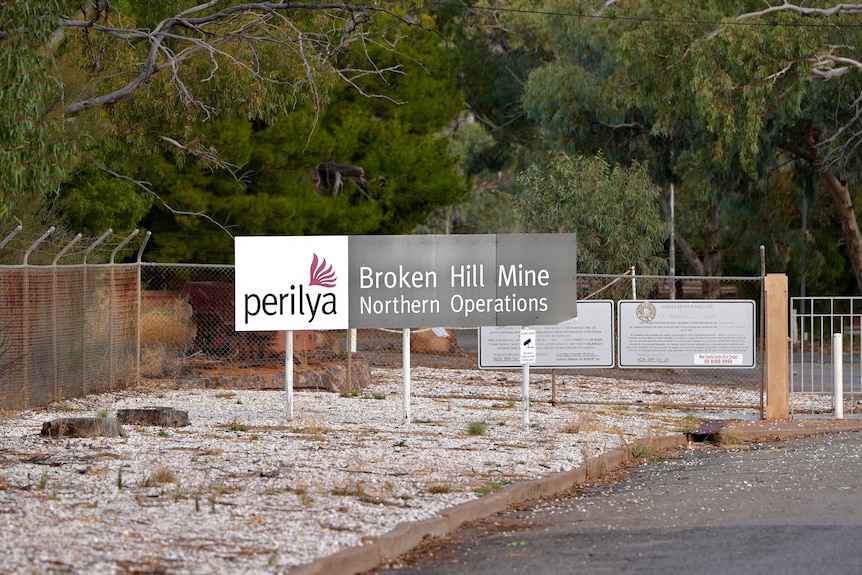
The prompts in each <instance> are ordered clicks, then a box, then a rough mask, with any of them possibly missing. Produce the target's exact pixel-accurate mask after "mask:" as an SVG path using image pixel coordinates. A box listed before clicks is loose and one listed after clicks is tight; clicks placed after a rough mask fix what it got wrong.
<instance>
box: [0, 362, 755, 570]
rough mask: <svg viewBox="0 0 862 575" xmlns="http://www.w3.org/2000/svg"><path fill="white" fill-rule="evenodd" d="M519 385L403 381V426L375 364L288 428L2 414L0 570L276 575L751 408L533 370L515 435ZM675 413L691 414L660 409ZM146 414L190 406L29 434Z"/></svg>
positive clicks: (86, 406)
mask: <svg viewBox="0 0 862 575" xmlns="http://www.w3.org/2000/svg"><path fill="white" fill-rule="evenodd" d="M520 378H521V374H520V372H489V371H479V370H434V369H428V368H415V369H414V370H412V372H411V381H412V387H413V390H414V392H413V393H414V397H413V398H412V400H411V408H410V409H411V423H402V420H403V415H404V414H403V399H402V394H401V373H400V370H398V369H385V368H376V369H375V370H374V373H373V380H374V383H373V384H372V385H371V386H370V387H369V388H367V389H366V390H364V391H363V392H362V393H361V394H354V395H338V394H332V393H321V392H297V393H296V394H295V396H294V406H295V407H294V409H295V412H294V417H293V419H292V420H289V421H288V420H287V419H286V417H285V396H284V392H281V391H253V390H226V389H200V388H195V389H190V388H182V389H178V388H176V386H175V384H173V383H171V382H148V384H147V385H146V386H145V387H144V388H139V389H135V390H127V391H123V392H119V393H112V394H104V395H96V396H90V397H86V398H83V399H79V400H68V401H64V402H61V403H59V404H56V405H52V406H50V407H49V408H47V409H45V410H40V411H27V412H21V413H2V414H0V532H2V533H3V538H2V541H0V556H2V557H3V560H2V562H0V572H3V573H16V574H19V573H40V574H41V573H88V574H90V573H92V574H118V573H172V574H186V573H188V574H197V573H201V574H203V573H207V574H211V573H231V574H233V573H282V572H285V571H287V570H289V569H290V568H291V567H293V566H296V565H301V564H304V563H308V562H310V561H312V560H314V559H316V558H319V557H322V556H326V555H329V554H332V553H335V552H337V551H339V550H341V549H344V548H346V547H350V546H354V545H357V544H360V543H361V542H362V541H363V540H364V539H365V538H367V537H374V536H377V535H381V534H383V533H386V532H387V531H389V530H391V529H392V528H393V527H394V526H395V525H396V524H397V523H399V522H402V521H411V520H417V519H424V518H428V517H432V516H434V515H435V514H436V513H437V512H439V511H440V510H442V509H444V508H447V507H451V506H453V505H456V504H458V503H461V502H464V501H468V500H471V499H474V498H476V497H479V496H481V495H482V494H483V493H487V492H488V491H491V490H494V489H496V488H499V487H501V486H503V485H505V484H507V483H510V482H514V481H520V480H527V479H533V478H537V477H541V476H545V475H548V474H551V473H554V472H557V471H561V470H568V469H572V468H575V467H577V466H579V465H581V464H582V463H583V461H584V457H585V456H587V457H591V456H593V455H595V454H598V453H600V452H602V451H604V450H608V449H614V448H617V447H619V446H621V445H622V444H624V443H631V442H634V441H636V440H637V439H638V438H645V437H648V436H657V435H665V434H668V433H672V432H678V431H679V430H681V429H690V428H691V427H692V426H693V425H694V424H695V423H696V422H697V421H698V418H700V417H717V416H725V417H726V416H727V414H726V413H722V412H721V408H720V407H717V406H722V405H729V404H734V405H742V404H744V405H757V403H758V401H759V397H758V395H757V393H756V392H755V391H753V390H750V389H749V390H746V389H741V388H738V387H734V386H728V385H724V386H720V385H718V386H692V385H688V386H685V385H680V384H666V383H662V382H656V381H648V382H647V381H624V380H617V379H612V378H602V377H591V376H583V375H568V376H561V377H557V379H556V384H555V386H554V389H553V390H552V389H551V388H552V386H551V379H550V376H549V375H541V374H536V375H534V376H533V377H532V378H531V391H530V393H531V396H532V397H531V399H533V400H534V403H532V404H531V406H530V413H529V418H530V423H529V425H526V426H525V425H523V422H522V412H521V404H520V400H519V398H520V386H521V382H520ZM552 392H553V394H554V395H555V398H556V399H557V400H558V402H559V403H557V404H556V405H555V406H551V405H550V404H549V403H548V400H549V399H550V397H551V393H552ZM574 401H577V402H579V403H577V404H575V403H570V402H574ZM614 402H619V405H614ZM685 404H690V405H695V406H697V405H700V406H703V407H702V408H700V409H697V408H694V409H693V410H692V411H687V412H683V411H679V410H671V409H668V408H667V406H668V405H685ZM154 405H156V406H169V407H173V408H176V409H181V410H186V411H188V413H189V419H190V421H191V425H189V426H187V427H180V428H158V427H143V426H128V425H127V426H125V431H126V437H118V438H86V439H69V438H61V439H51V438H47V437H42V436H41V435H40V433H39V432H40V430H41V427H42V424H43V422H45V421H48V420H51V419H55V418H58V417H75V416H96V415H104V414H107V415H108V416H113V415H115V412H116V410H117V409H121V408H134V407H144V406H154ZM631 406H635V407H631ZM734 416H736V417H743V418H745V417H747V418H754V417H755V416H756V412H755V411H748V412H746V414H741V413H737V414H735V415H734Z"/></svg>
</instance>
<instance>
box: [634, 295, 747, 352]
mask: <svg viewBox="0 0 862 575" xmlns="http://www.w3.org/2000/svg"><path fill="white" fill-rule="evenodd" d="M617 317H618V321H619V354H620V357H619V365H620V367H687V368H698V367H700V368H706V367H754V364H755V346H754V343H755V330H754V326H755V306H754V302H753V301H751V300H663V301H620V302H619V303H618V312H617Z"/></svg>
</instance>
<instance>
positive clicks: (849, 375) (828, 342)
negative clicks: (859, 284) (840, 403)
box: [790, 297, 862, 414]
mask: <svg viewBox="0 0 862 575" xmlns="http://www.w3.org/2000/svg"><path fill="white" fill-rule="evenodd" d="M790 318H791V321H790V336H791V337H790V339H791V345H790V396H791V402H790V407H791V413H798V412H807V413H812V414H820V413H831V411H832V396H833V392H834V389H833V385H834V382H833V373H834V371H833V357H832V342H833V337H834V336H835V334H840V335H841V341H842V347H843V351H842V365H843V370H842V371H843V381H841V385H842V386H843V389H844V391H843V396H844V398H845V402H847V401H848V400H849V406H850V410H849V412H850V413H854V412H856V411H857V410H856V397H857V396H860V395H862V297H794V298H791V300H790Z"/></svg>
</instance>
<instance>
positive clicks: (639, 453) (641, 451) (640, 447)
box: [632, 441, 654, 459]
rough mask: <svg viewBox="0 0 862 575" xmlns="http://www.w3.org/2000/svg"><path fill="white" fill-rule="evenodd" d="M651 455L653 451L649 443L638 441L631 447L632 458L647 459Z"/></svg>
mask: <svg viewBox="0 0 862 575" xmlns="http://www.w3.org/2000/svg"><path fill="white" fill-rule="evenodd" d="M653 455H654V451H653V449H652V446H651V445H650V444H649V443H646V442H643V441H638V442H636V443H635V444H634V445H632V457H635V458H637V459H649V458H650V457H652V456H653Z"/></svg>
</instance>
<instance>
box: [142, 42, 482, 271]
mask: <svg viewBox="0 0 862 575" xmlns="http://www.w3.org/2000/svg"><path fill="white" fill-rule="evenodd" d="M379 56H380V61H383V59H384V57H385V54H383V53H381V54H379ZM399 57H402V58H404V57H406V62H405V63H404V65H403V70H404V75H403V77H401V78H399V79H398V80H393V81H392V82H390V85H389V86H388V89H389V90H388V93H389V94H390V95H391V97H392V98H393V99H396V100H397V101H393V100H390V99H387V98H368V97H366V96H363V95H362V94H360V93H358V92H357V91H356V90H355V89H353V88H350V87H339V88H336V89H333V90H332V92H331V95H330V98H331V104H330V106H329V107H328V108H327V109H325V110H321V111H319V113H318V114H317V115H316V116H315V114H314V112H313V110H312V109H310V108H309V107H307V106H305V107H300V108H298V109H297V110H295V111H293V112H291V113H288V114H284V115H280V116H277V117H275V118H273V119H272V120H270V121H268V122H250V121H248V120H245V119H230V120H216V121H214V122H211V123H209V124H207V125H206V126H205V127H204V130H203V132H202V134H203V137H204V138H205V139H206V140H207V141H209V142H211V143H212V145H213V148H214V149H215V150H218V152H219V155H220V156H221V157H222V158H223V159H225V160H227V161H229V162H231V163H232V164H235V165H238V166H242V170H243V171H246V173H247V181H246V182H237V181H235V180H234V179H233V178H231V177H230V175H228V174H226V173H225V172H224V171H221V170H209V169H207V168H206V167H203V166H200V165H197V164H190V165H186V166H177V165H176V164H175V163H174V162H172V158H171V156H170V155H169V154H164V155H162V157H160V158H159V159H158V160H157V161H156V162H154V163H153V168H154V170H153V172H152V175H151V176H148V177H149V179H151V180H152V181H158V182H161V183H160V184H159V185H158V186H156V190H157V192H158V194H159V196H160V197H161V198H162V199H163V200H164V201H165V202H166V203H167V204H169V205H171V206H173V207H175V208H176V209H182V210H185V211H194V212H202V213H206V214H207V215H208V216H210V217H211V218H213V219H214V220H216V221H218V222H222V223H224V224H226V225H227V226H229V229H230V233H231V234H233V235H260V234H273V235H279V234H281V235H319V234H365V233H378V234H380V233H383V234H403V233H409V232H411V231H413V229H414V228H416V226H417V225H419V224H420V223H422V222H424V221H425V219H426V217H427V216H428V214H430V213H432V212H433V211H434V210H436V209H438V208H439V207H440V206H445V205H449V204H453V203H459V202H461V201H463V200H464V199H465V198H466V196H467V190H466V182H465V179H464V177H463V176H462V174H461V172H460V171H459V169H458V158H457V156H454V155H453V154H451V153H450V152H449V141H448V139H447V138H445V137H443V136H441V135H440V134H439V131H440V130H441V129H443V128H444V127H445V126H446V125H447V124H448V123H449V122H450V121H451V120H452V119H453V118H454V117H455V116H456V115H457V114H458V113H459V112H460V110H461V106H462V99H461V95H460V92H459V91H458V89H457V83H456V78H455V71H456V69H455V68H453V67H452V66H451V63H452V60H451V58H452V55H451V54H450V53H449V51H448V50H447V49H446V47H445V45H443V44H442V43H441V42H440V40H439V38H438V37H436V36H434V35H433V34H420V35H416V34H414V36H413V41H412V43H410V45H409V46H403V47H402V48H401V49H400V51H399ZM420 63H421V64H420ZM370 81H371V82H372V83H373V82H377V81H378V79H376V78H375V79H372V80H370ZM361 88H362V90H363V91H364V92H366V93H367V92H372V91H374V90H376V89H377V88H380V89H382V88H383V87H382V86H366V85H362V86H361ZM327 160H333V161H337V162H339V163H342V164H348V165H352V166H359V167H361V168H362V169H363V170H364V174H365V179H366V184H365V186H364V189H363V187H361V186H359V185H357V183H355V182H346V183H345V186H344V189H343V195H340V196H337V197H332V196H331V195H327V194H326V193H325V191H322V190H321V189H320V187H318V185H317V172H316V168H317V166H318V165H319V164H321V163H322V162H324V161H327ZM145 224H146V225H147V227H148V228H149V229H151V230H152V231H153V240H152V243H151V248H148V252H147V253H148V258H149V259H156V260H161V261H195V262H230V261H231V259H232V256H233V243H232V238H231V237H230V236H228V235H227V234H226V233H225V232H224V231H223V230H221V229H219V228H218V227H217V226H214V225H212V224H211V223H208V222H207V220H205V219H202V218H200V217H194V216H187V215H174V214H172V213H169V212H167V211H166V210H164V209H163V207H162V206H160V205H156V206H155V209H154V210H153V211H151V212H150V215H149V216H148V218H147V219H146V220H145Z"/></svg>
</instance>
